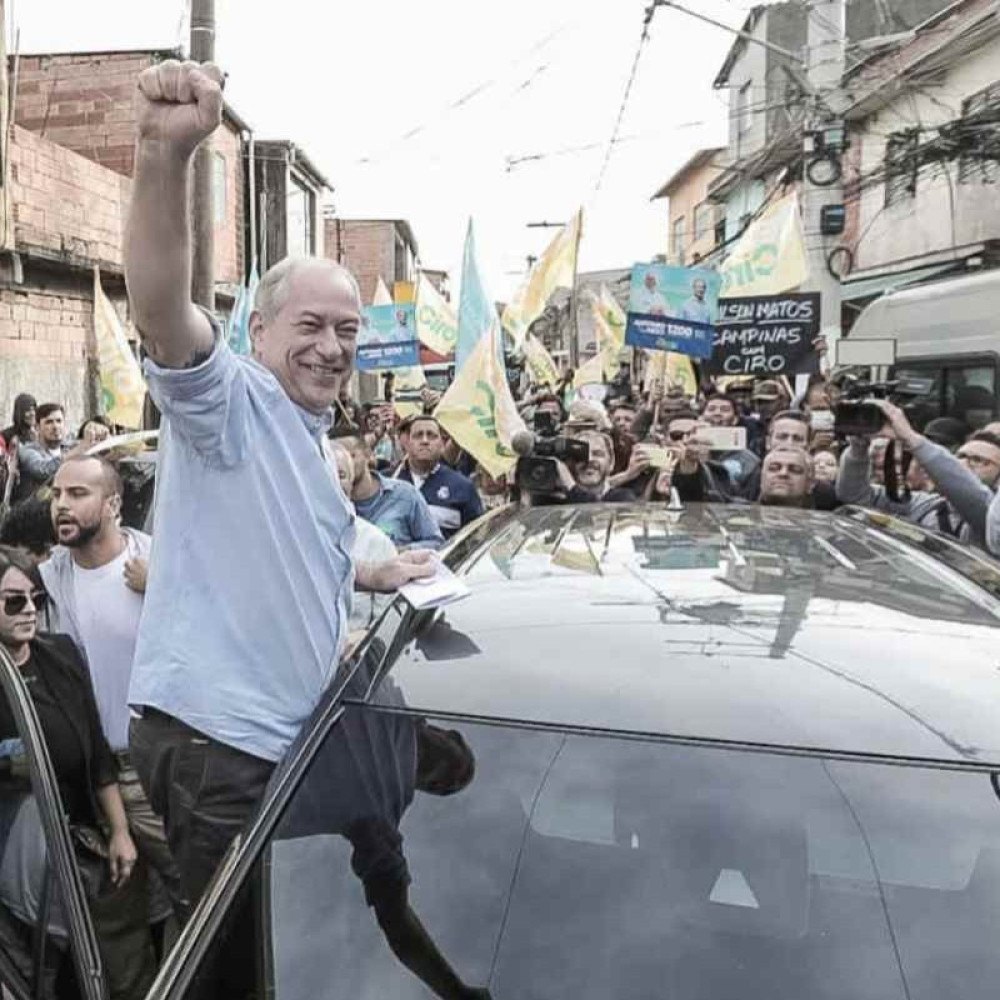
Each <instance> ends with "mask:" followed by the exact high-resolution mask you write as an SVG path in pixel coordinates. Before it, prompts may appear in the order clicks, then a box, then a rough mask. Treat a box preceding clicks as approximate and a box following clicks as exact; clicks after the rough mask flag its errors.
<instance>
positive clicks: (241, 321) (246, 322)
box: [226, 260, 260, 354]
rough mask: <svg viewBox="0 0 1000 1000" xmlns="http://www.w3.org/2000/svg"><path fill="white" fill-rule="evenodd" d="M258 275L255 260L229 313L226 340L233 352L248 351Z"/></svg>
mask: <svg viewBox="0 0 1000 1000" xmlns="http://www.w3.org/2000/svg"><path fill="white" fill-rule="evenodd" d="M259 284H260V275H259V274H258V273H257V261H256V260H255V261H254V262H253V267H251V268H250V277H249V278H248V279H247V283H246V284H245V285H241V286H240V290H239V291H238V292H237V293H236V301H235V302H234V303H233V311H232V312H231V313H230V314H229V323H228V324H227V326H226V340H227V341H228V343H229V347H230V349H231V350H232V352H233V353H234V354H249V353H250V313H252V312H253V304H254V299H255V298H256V297H257V286H258V285H259Z"/></svg>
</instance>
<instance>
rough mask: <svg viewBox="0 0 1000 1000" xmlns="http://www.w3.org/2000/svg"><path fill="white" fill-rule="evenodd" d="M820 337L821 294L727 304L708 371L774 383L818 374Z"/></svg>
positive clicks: (744, 299) (727, 301)
mask: <svg viewBox="0 0 1000 1000" xmlns="http://www.w3.org/2000/svg"><path fill="white" fill-rule="evenodd" d="M818 336H819V293H818V292H806V293H802V294H795V293H789V294H787V295H754V296H743V297H741V298H732V299H723V300H722V301H721V302H720V303H719V321H718V324H717V325H716V330H715V344H714V347H713V349H712V357H711V358H710V359H709V360H708V361H707V362H706V364H705V370H706V371H707V372H708V373H710V374H712V375H767V376H768V377H771V378H773V377H775V376H779V375H799V374H805V373H812V372H818V371H819V355H818V354H817V353H816V349H815V348H814V347H813V341H814V340H815V339H816V338H817V337H818Z"/></svg>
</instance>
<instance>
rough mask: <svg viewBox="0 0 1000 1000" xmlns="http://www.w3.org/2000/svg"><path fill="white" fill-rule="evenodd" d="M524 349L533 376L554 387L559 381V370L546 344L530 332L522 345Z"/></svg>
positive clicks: (539, 382)
mask: <svg viewBox="0 0 1000 1000" xmlns="http://www.w3.org/2000/svg"><path fill="white" fill-rule="evenodd" d="M522 348H523V350H524V363H525V364H526V365H527V366H528V371H529V372H530V373H531V378H532V379H533V380H534V381H535V382H536V383H538V384H539V385H541V383H543V382H548V384H549V388H551V389H554V388H555V387H556V383H557V382H558V381H559V370H558V369H557V368H556V363H555V361H553V360H552V355H551V354H549V352H548V351H547V350H546V349H545V345H544V344H543V343H542V342H541V341H540V340H539V339H538V338H537V337H535V336H534V335H532V334H530V333H529V334H528V335H527V336H526V337H525V338H524V344H523V345H522Z"/></svg>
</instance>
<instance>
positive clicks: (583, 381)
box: [573, 354, 604, 389]
mask: <svg viewBox="0 0 1000 1000" xmlns="http://www.w3.org/2000/svg"><path fill="white" fill-rule="evenodd" d="M603 382H604V356H603V355H601V354H595V355H594V356H593V357H592V358H590V359H589V360H588V361H585V362H584V363H583V364H582V365H580V367H579V368H577V370H576V374H574V376H573V388H574V389H580V388H582V387H583V386H585V385H600V384H602V383H603Z"/></svg>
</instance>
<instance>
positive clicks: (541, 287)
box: [502, 208, 583, 348]
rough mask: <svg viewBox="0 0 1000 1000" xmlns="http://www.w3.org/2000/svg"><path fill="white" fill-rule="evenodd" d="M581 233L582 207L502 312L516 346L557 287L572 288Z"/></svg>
mask: <svg viewBox="0 0 1000 1000" xmlns="http://www.w3.org/2000/svg"><path fill="white" fill-rule="evenodd" d="M582 234H583V209H582V208H581V209H580V210H579V211H578V212H577V213H576V215H574V216H573V218H572V219H571V220H570V221H569V222H568V223H567V224H566V225H565V226H563V228H562V229H560V230H559V232H558V233H557V234H556V236H555V239H553V240H552V242H551V243H550V244H549V245H548V246H547V247H546V248H545V252H544V253H543V254H542V256H541V257H539V258H538V260H537V261H536V262H535V264H534V266H533V267H532V268H531V271H530V272H529V273H528V277H527V280H526V281H525V282H524V284H523V285H521V287H520V288H519V289H518V290H517V291H516V292H515V293H514V297H513V298H512V299H511V301H510V302H509V303H508V305H507V308H506V309H504V313H503V320H502V322H503V327H504V329H505V330H506V331H507V332H508V333H509V334H510V335H511V337H512V338H513V341H514V345H515V346H516V347H518V348H520V346H521V341H522V340H524V336H525V334H526V333H527V332H528V327H529V326H531V324H532V323H533V322H534V321H535V320H536V319H538V317H539V316H541V314H542V310H543V309H544V308H545V306H546V303H547V302H548V301H549V297H550V296H551V295H552V293H553V292H554V291H555V290H556V289H557V288H572V287H573V280H574V278H575V277H576V251H577V248H578V247H579V245H580V237H581V235H582Z"/></svg>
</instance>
